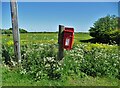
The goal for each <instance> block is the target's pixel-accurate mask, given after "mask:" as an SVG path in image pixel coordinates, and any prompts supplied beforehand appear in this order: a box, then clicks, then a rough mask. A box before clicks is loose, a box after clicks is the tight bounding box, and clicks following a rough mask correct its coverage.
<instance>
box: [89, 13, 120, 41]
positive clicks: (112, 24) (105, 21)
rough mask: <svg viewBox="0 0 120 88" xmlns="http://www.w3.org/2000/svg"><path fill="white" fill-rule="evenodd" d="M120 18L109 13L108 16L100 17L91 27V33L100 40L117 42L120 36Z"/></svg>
mask: <svg viewBox="0 0 120 88" xmlns="http://www.w3.org/2000/svg"><path fill="white" fill-rule="evenodd" d="M118 20H120V18H118V17H116V16H115V15H112V16H110V15H107V16H106V17H103V18H100V19H98V20H97V21H96V22H95V23H94V25H93V27H90V30H89V31H90V35H91V36H92V37H95V38H96V39H97V40H99V41H100V42H105V43H108V42H114V41H115V42H116V43H118V42H119V41H118V38H120V36H119V35H120V30H119V28H118V27H119V21H118Z"/></svg>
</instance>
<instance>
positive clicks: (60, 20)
mask: <svg viewBox="0 0 120 88" xmlns="http://www.w3.org/2000/svg"><path fill="white" fill-rule="evenodd" d="M108 14H110V15H117V16H118V2H18V21H19V27H20V28H25V29H27V30H28V31H49V32H50V31H58V25H59V24H63V25H65V26H72V27H74V29H75V31H77V32H87V31H88V30H89V28H90V27H91V26H92V25H93V23H94V22H95V21H96V20H97V19H98V18H100V17H104V16H106V15H108ZM10 27H11V14H10V3H9V2H2V28H10Z"/></svg>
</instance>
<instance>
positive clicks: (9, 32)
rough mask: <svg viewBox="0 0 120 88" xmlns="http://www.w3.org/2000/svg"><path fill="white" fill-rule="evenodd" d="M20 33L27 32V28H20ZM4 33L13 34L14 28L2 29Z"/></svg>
mask: <svg viewBox="0 0 120 88" xmlns="http://www.w3.org/2000/svg"><path fill="white" fill-rule="evenodd" d="M19 31H20V33H27V31H26V30H25V29H22V28H19ZM2 34H12V28H9V29H2Z"/></svg>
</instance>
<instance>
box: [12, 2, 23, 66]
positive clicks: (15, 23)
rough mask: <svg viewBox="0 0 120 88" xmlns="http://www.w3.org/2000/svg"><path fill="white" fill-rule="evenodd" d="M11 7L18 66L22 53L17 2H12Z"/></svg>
mask: <svg viewBox="0 0 120 88" xmlns="http://www.w3.org/2000/svg"><path fill="white" fill-rule="evenodd" d="M10 7H11V19H12V28H13V30H12V32H13V41H14V54H15V58H16V61H17V63H18V64H20V63H21V52H20V34H19V28H18V19H17V1H16V0H11V1H10Z"/></svg>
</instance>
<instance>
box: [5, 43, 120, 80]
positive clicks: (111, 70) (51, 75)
mask: <svg viewBox="0 0 120 88" xmlns="http://www.w3.org/2000/svg"><path fill="white" fill-rule="evenodd" d="M7 48H8V50H9V51H8V52H9V54H10V56H11V58H13V59H14V57H13V47H7ZM21 54H22V68H21V71H20V73H21V74H29V75H31V77H32V78H33V79H34V80H40V79H61V78H62V77H65V78H64V79H68V78H67V77H68V76H75V75H77V77H80V78H84V77H86V76H87V75H90V76H93V77H95V76H109V77H116V78H118V79H119V78H120V77H119V74H118V73H119V70H118V69H120V66H119V57H118V47H117V46H115V45H114V46H113V45H111V46H109V45H103V44H89V43H88V44H77V45H75V46H73V49H72V50H70V51H65V57H64V59H63V60H62V61H58V60H57V45H56V44H54V45H53V44H29V45H23V46H22V47H21ZM86 74H87V75H86Z"/></svg>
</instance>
